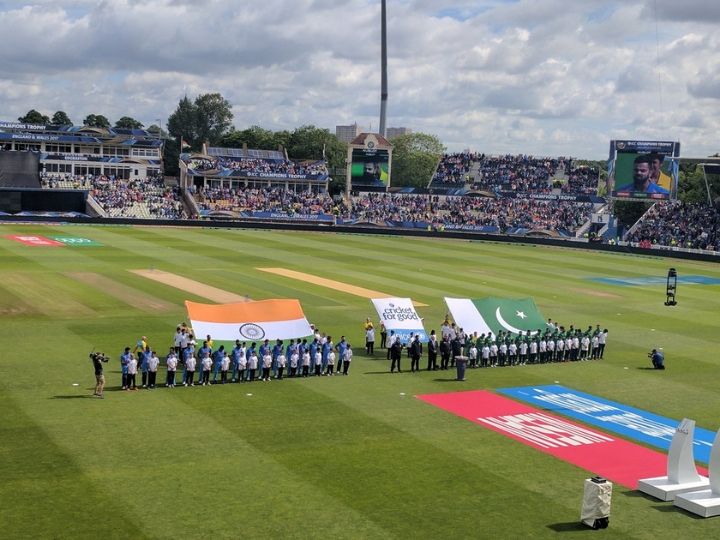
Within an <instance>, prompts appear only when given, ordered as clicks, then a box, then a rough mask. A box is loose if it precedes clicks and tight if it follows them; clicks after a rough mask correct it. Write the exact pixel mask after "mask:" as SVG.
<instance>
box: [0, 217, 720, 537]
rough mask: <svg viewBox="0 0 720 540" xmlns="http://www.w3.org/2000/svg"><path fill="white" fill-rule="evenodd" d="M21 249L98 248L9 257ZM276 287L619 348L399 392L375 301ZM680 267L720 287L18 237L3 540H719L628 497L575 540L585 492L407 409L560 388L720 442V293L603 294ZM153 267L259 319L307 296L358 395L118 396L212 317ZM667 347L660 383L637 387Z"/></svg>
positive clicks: (242, 236)
mask: <svg viewBox="0 0 720 540" xmlns="http://www.w3.org/2000/svg"><path fill="white" fill-rule="evenodd" d="M18 234H20V235H28V234H39V235H44V236H48V237H50V236H58V235H65V236H76V237H83V238H89V239H92V240H95V241H96V242H98V243H100V244H102V245H101V246H87V247H73V246H67V247H58V248H52V247H30V246H25V245H22V244H20V243H18V242H15V241H13V240H11V239H8V238H6V236H7V235H18ZM267 266H272V267H286V268H290V269H294V270H299V271H302V272H307V273H311V274H315V275H319V276H323V277H327V278H331V279H336V280H338V281H343V282H347V283H351V284H354V285H359V286H362V287H366V288H369V289H376V290H380V291H383V292H386V293H390V294H396V295H398V296H411V297H412V298H414V299H415V300H418V301H420V302H424V303H425V304H428V307H424V308H419V309H418V311H419V313H420V315H421V316H422V317H424V318H425V325H426V329H427V330H428V331H429V330H430V329H431V328H436V329H439V326H440V323H441V321H442V319H443V317H444V315H445V313H446V307H445V305H444V303H443V300H442V298H443V296H456V297H468V298H478V297H482V296H487V295H496V296H506V297H525V296H532V297H533V298H534V299H535V302H536V303H537V305H538V307H539V308H540V310H541V311H542V312H543V313H544V314H545V316H546V317H552V318H553V319H555V320H559V321H560V322H562V323H565V324H569V323H573V324H575V326H579V327H581V328H585V327H587V325H589V324H592V325H593V326H594V325H595V324H596V323H599V324H600V325H601V326H603V327H607V328H609V330H610V337H609V341H608V346H607V349H606V354H605V360H603V361H598V362H577V363H566V364H547V365H540V366H525V367H521V368H504V369H492V370H489V369H486V370H471V371H469V373H468V380H467V381H466V382H464V383H458V382H455V381H451V380H449V379H450V378H451V374H450V373H446V372H431V373H428V372H421V373H419V374H411V373H403V374H401V375H397V374H395V375H390V374H388V373H387V372H388V368H389V366H388V363H387V362H386V361H385V360H384V355H382V354H378V355H377V357H376V358H375V359H370V358H365V357H364V356H363V354H362V353H363V347H362V342H363V335H364V334H363V330H362V323H363V321H364V320H365V317H367V316H373V318H374V319H375V320H377V317H376V316H374V313H373V312H372V307H371V304H370V301H369V300H367V299H363V298H359V297H357V296H352V295H349V294H346V293H342V292H338V291H334V290H330V289H327V288H323V287H320V286H316V285H310V284H306V283H302V282H299V281H296V280H293V279H288V278H282V277H279V276H275V275H272V274H268V273H264V272H260V271H257V270H256V269H255V268H256V267H267ZM670 266H674V267H675V268H677V270H678V273H679V275H680V276H683V275H704V276H709V277H714V278H720V266H718V265H714V264H710V263H700V262H688V261H679V260H671V259H661V258H652V257H640V256H630V255H616V254H605V253H598V252H588V251H583V250H575V249H559V248H549V247H537V246H530V245H505V244H500V243H498V244H494V243H480V242H468V241H459V240H442V239H410V238H391V237H384V236H369V235H335V234H331V233H316V234H311V233H293V232H260V231H244V230H223V229H207V230H198V229H184V228H161V227H158V228H149V227H108V226H105V227H101V226H97V227H87V226H41V225H37V226H33V225H2V226H0V275H1V276H2V280H1V281H0V315H2V327H3V332H2V336H1V337H0V351H2V353H1V356H0V405H1V406H2V411H3V414H2V418H3V420H2V424H1V427H0V473H2V482H1V483H0V527H1V529H0V531H2V532H1V533H0V536H1V537H3V538H179V537H180V538H182V537H188V538H222V537H227V538H240V537H250V538H267V537H278V538H410V537H414V538H420V537H422V538H470V537H473V538H486V537H496V538H521V537H548V536H554V535H556V534H557V533H558V532H559V531H562V532H564V533H565V534H564V535H563V538H574V537H581V536H583V537H585V535H588V534H589V535H597V536H601V535H602V536H605V537H613V538H616V537H617V538H717V537H719V536H720V519H714V520H713V519H706V520H702V519H696V518H694V517H693V516H691V515H690V514H687V513H684V512H681V511H678V510H675V509H674V508H673V506H672V504H671V503H661V502H658V501H654V500H652V499H649V498H647V497H645V496H642V495H641V494H639V493H638V492H635V491H632V490H628V489H625V488H622V487H620V486H617V485H616V486H615V490H614V493H613V508H612V515H611V521H610V527H609V528H608V529H607V530H605V531H601V532H595V533H592V532H588V531H589V530H586V529H585V528H583V527H581V526H579V525H578V521H579V511H580V506H581V500H582V488H583V480H584V479H585V478H587V477H588V476H590V474H589V473H588V472H587V471H585V470H582V469H579V468H577V467H575V466H573V465H570V464H568V463H565V462H563V461H560V460H558V459H556V458H554V457H552V456H549V455H545V454H542V453H540V452H538V451H536V450H535V449H533V448H530V447H528V446H525V445H523V444H520V443H518V442H515V441H513V440H510V439H508V438H506V437H504V436H502V435H499V434H497V433H494V432H492V431H490V430H487V429H484V428H482V427H480V426H478V425H475V424H473V423H471V422H468V421H466V420H464V419H461V418H457V417H455V416H453V415H451V414H449V413H447V412H444V411H442V410H439V409H436V408H434V407H431V406H429V405H428V404H426V403H424V402H422V401H420V400H418V399H416V398H415V397H414V396H415V395H417V394H425V393H435V392H450V391H459V390H470V389H495V388H500V387H506V386H520V385H524V384H546V383H547V384H552V383H553V382H555V381H560V383H561V384H563V385H565V386H569V387H572V388H575V389H578V390H582V391H585V392H589V393H591V394H595V395H600V396H603V397H605V398H608V399H612V400H616V401H620V402H622V403H625V404H628V405H633V406H636V407H639V408H642V409H647V410H650V411H653V412H655V413H658V414H661V415H664V416H667V417H670V418H678V419H679V418H682V417H689V418H693V419H695V420H696V421H697V424H698V426H701V427H704V428H707V429H710V430H717V429H718V427H719V426H720V417H719V416H718V412H719V411H720V392H719V391H718V388H720V373H719V371H720V370H718V366H719V364H720V358H718V344H719V343H718V342H719V338H718V327H719V326H720V294H718V293H719V292H720V288H719V286H718V285H684V284H681V285H680V286H679V289H678V301H679V304H678V306H676V307H674V308H667V307H664V306H663V302H664V299H665V295H664V292H665V287H664V285H652V286H637V287H618V286H611V285H604V284H600V283H597V282H593V281H589V280H588V279H587V278H590V277H633V276H634V277H646V276H660V277H664V276H665V275H666V273H667V268H668V267H670ZM148 268H156V269H162V270H166V271H168V272H173V273H176V274H180V275H183V276H186V277H190V278H192V279H195V280H198V281H201V282H203V283H206V284H209V285H213V286H215V287H218V288H220V289H224V290H227V291H232V292H235V293H238V294H241V295H244V294H247V295H249V296H251V297H252V298H253V299H263V298H283V297H288V298H299V299H300V300H301V302H302V304H303V307H304V310H305V313H306V315H307V317H308V319H309V320H310V321H311V322H314V323H315V324H317V325H318V326H319V327H320V328H321V329H322V330H324V331H326V332H328V333H331V334H332V335H333V336H339V335H340V334H345V335H347V336H348V338H349V339H350V341H351V343H353V344H354V345H356V346H357V347H356V349H355V360H354V362H353V364H352V368H351V376H349V377H332V378H330V377H322V378H317V379H316V378H309V379H304V380H298V379H295V380H286V381H283V382H275V381H273V382H272V383H269V384H267V383H257V382H256V383H254V384H253V385H244V386H243V385H226V386H223V387H210V388H194V389H188V388H182V387H179V388H175V389H174V390H168V389H164V388H162V389H157V390H155V391H140V392H135V393H129V392H121V391H118V387H119V382H120V374H119V362H118V360H117V359H118V357H119V354H120V352H121V350H122V348H123V347H125V346H126V345H128V346H132V345H133V344H134V342H135V340H137V338H138V337H139V336H140V335H146V336H148V338H149V340H150V343H151V345H153V346H154V347H157V348H158V349H159V350H160V351H161V352H165V351H166V350H167V347H168V346H169V345H171V341H172V336H173V333H174V329H175V326H176V325H177V324H178V323H179V322H180V321H182V320H185V319H186V314H185V311H184V307H183V302H184V301H185V300H188V299H189V300H195V301H201V302H202V301H205V300H204V299H203V298H200V297H196V296H193V295H191V294H188V293H184V292H182V291H180V290H178V289H174V288H172V287H169V286H165V285H161V284H158V283H155V282H153V281H150V280H148V279H145V278H142V277H140V276H137V275H134V274H132V273H130V272H129V271H128V270H132V269H148ZM82 272H85V273H93V274H99V275H101V276H103V277H104V278H107V280H110V281H107V280H106V281H103V282H100V284H98V283H91V282H87V281H86V280H84V279H83V278H82V277H79V276H78V273H82ZM107 283H113V284H114V285H113V287H110V288H109V287H108V286H107ZM655 346H662V347H664V349H665V352H666V358H667V359H666V365H667V367H668V369H667V370H666V371H665V372H655V371H651V370H646V369H640V368H644V367H647V366H648V365H649V361H648V360H647V358H646V352H647V351H648V350H649V349H651V348H653V347H655ZM93 347H95V348H97V349H99V350H102V351H105V352H107V353H110V354H112V357H113V360H112V362H111V364H109V366H108V369H106V376H107V379H108V389H107V392H106V399H104V400H99V399H92V398H90V397H89V395H90V394H91V393H92V386H93V384H94V377H93V373H92V366H91V363H90V362H89V360H88V358H87V357H88V352H89V351H90V350H91V349H92V348H93ZM376 354H377V353H376ZM424 361H425V359H423V361H422V364H421V365H424ZM625 368H629V369H625ZM438 373H440V374H438ZM138 377H139V376H138ZM161 377H162V376H161ZM73 383H79V386H73ZM250 393H251V394H252V395H248V394H250ZM608 459H609V460H611V459H613V456H612V455H608Z"/></svg>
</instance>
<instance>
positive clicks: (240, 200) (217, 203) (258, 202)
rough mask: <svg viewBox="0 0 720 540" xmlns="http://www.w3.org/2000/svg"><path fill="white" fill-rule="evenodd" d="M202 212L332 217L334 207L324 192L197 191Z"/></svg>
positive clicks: (218, 189)
mask: <svg viewBox="0 0 720 540" xmlns="http://www.w3.org/2000/svg"><path fill="white" fill-rule="evenodd" d="M195 199H196V201H197V203H198V207H199V208H200V209H201V210H205V211H213V210H219V209H223V210H230V211H233V212H243V211H254V212H283V213H287V214H288V215H312V214H319V213H324V214H331V213H333V210H334V208H335V203H334V202H333V200H332V198H331V197H330V196H329V195H327V194H326V193H319V192H316V191H312V190H307V191H303V192H299V193H298V192H294V191H289V190H285V189H281V188H261V189H258V188H246V189H232V188H202V187H201V188H199V189H198V190H197V193H196V195H195Z"/></svg>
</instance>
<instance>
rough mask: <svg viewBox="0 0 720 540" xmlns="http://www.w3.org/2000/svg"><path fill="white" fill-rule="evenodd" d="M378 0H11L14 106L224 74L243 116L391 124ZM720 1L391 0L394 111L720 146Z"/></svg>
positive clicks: (92, 103)
mask: <svg viewBox="0 0 720 540" xmlns="http://www.w3.org/2000/svg"><path fill="white" fill-rule="evenodd" d="M379 4H380V3H379V2H378V1H377V0H295V1H290V0H262V1H260V0H248V1H245V2H231V1H229V0H202V1H200V0H113V1H109V0H104V1H101V2H98V1H96V0H34V1H33V2H32V3H27V4H26V5H23V4H22V3H19V2H2V0H0V33H2V35H3V37H4V39H5V41H6V43H13V45H14V46H12V47H5V48H4V49H3V50H0V100H1V101H2V103H3V119H14V118H16V117H18V116H20V115H22V114H24V113H25V112H27V111H28V110H29V109H31V108H35V109H38V110H41V111H42V112H44V113H45V114H48V115H51V114H52V113H53V112H54V111H56V110H58V109H62V110H65V111H66V112H67V113H68V114H69V115H70V117H71V118H72V119H73V120H75V121H76V122H79V121H81V120H82V118H84V116H86V115H87V114H90V113H99V114H105V115H106V116H108V117H109V118H110V119H111V120H115V119H117V118H119V117H120V116H124V115H129V116H134V117H136V118H138V119H140V120H141V121H143V122H144V123H145V124H146V125H149V124H151V123H154V122H155V121H156V119H158V118H160V119H162V120H163V121H165V120H166V119H167V117H168V116H169V115H170V114H171V113H172V111H173V110H174V109H175V107H176V106H177V102H178V100H179V99H180V98H181V97H182V96H183V95H185V94H187V95H189V96H191V97H193V96H194V95H197V94H198V93H204V92H220V93H222V94H223V95H224V96H225V97H226V98H227V99H228V100H229V101H230V102H231V103H232V104H233V112H234V114H235V123H236V125H237V126H238V127H239V128H243V127H246V126H249V125H252V124H259V125H261V126H264V127H267V128H270V129H280V128H288V129H292V128H293V127H296V126H298V125H301V124H308V123H312V124H315V125H319V126H324V127H329V128H331V129H332V128H333V127H334V125H335V124H340V123H347V122H352V121H357V122H358V123H360V124H361V125H363V126H368V125H370V124H372V125H373V126H375V127H377V124H378V118H377V117H378V114H379V99H380V88H379V85H380V75H379V63H380V50H379V49H380V46H379V37H380V29H379V12H380V8H379ZM655 6H657V11H655ZM718 6H720V4H718V3H717V2H715V1H714V0H713V1H711V0H707V1H704V2H702V1H698V0H687V1H685V2H683V3H680V4H678V3H677V2H674V1H673V2H671V1H670V0H657V2H650V1H643V0H628V1H624V2H621V1H619V0H616V1H614V2H607V1H604V0H583V1H582V2H568V1H566V0H519V1H507V0H494V1H491V2H483V3H481V4H479V3H478V2H472V1H469V0H465V1H462V0H461V1H455V2H450V1H440V0H432V1H430V0H398V1H396V2H389V6H388V29H389V35H388V42H389V55H390V58H389V85H390V88H389V91H390V98H389V106H388V115H389V116H388V125H392V126H407V127H411V128H413V129H415V130H418V131H425V132H429V133H434V134H436V135H438V136H439V137H440V138H441V139H442V140H443V142H444V143H445V144H446V145H447V146H448V147H449V148H450V149H461V148H466V147H469V148H472V149H474V150H478V151H484V152H490V153H495V152H514V153H521V152H522V153H530V154H535V155H551V154H556V155H560V154H562V155H574V156H581V157H590V158H603V157H604V156H605V154H606V152H607V144H608V140H609V139H610V138H611V137H615V136H623V137H630V138H632V137H642V138H645V137H657V138H660V139H663V140H666V139H668V138H670V139H676V138H679V139H680V140H681V141H682V143H683V154H684V155H694V156H703V155H708V154H711V153H714V152H717V151H718V150H720V148H718V142H717V137H716V132H715V131H714V130H713V126H715V125H717V124H718V122H719V121H720V110H718V107H717V101H718V96H720V79H718V76H717V73H719V72H720V65H718V62H717V58H720V39H718V38H717V37H716V36H715V30H714V26H712V25H711V24H709V23H711V22H712V21H717V20H720V13H719V12H718ZM656 18H657V21H658V23H659V24H658V25H657V28H658V32H657V34H656V24H655V21H656Z"/></svg>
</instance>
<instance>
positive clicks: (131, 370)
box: [127, 356, 137, 390]
mask: <svg viewBox="0 0 720 540" xmlns="http://www.w3.org/2000/svg"><path fill="white" fill-rule="evenodd" d="M127 369H128V371H127V377H128V378H127V389H128V390H137V386H135V375H137V358H135V357H134V356H133V358H132V359H131V360H130V361H129V362H128V367H127Z"/></svg>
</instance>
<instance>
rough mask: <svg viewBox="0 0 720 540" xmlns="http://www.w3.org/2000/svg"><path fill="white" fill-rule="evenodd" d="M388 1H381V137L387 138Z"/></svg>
mask: <svg viewBox="0 0 720 540" xmlns="http://www.w3.org/2000/svg"><path fill="white" fill-rule="evenodd" d="M385 4H386V1H385V0H381V20H380V131H379V133H380V135H382V136H383V137H384V136H385V117H386V115H387V98H388V89H387V21H386V18H387V10H386V5H385Z"/></svg>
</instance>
